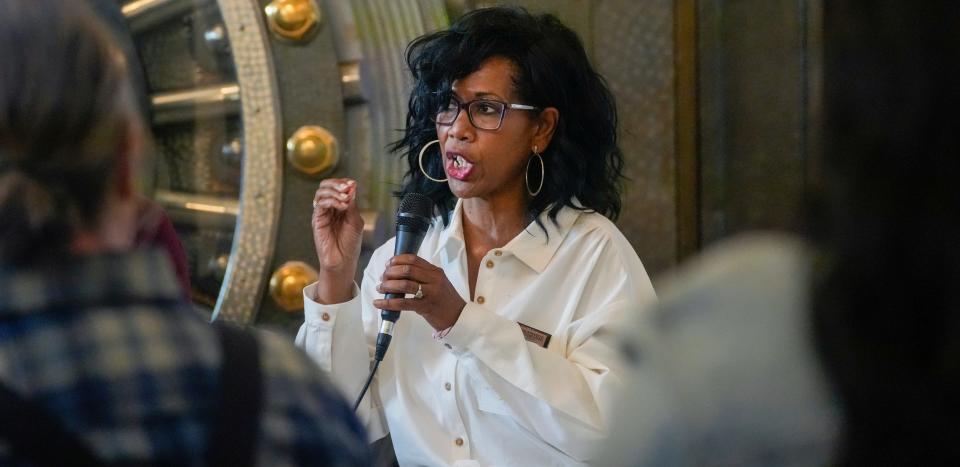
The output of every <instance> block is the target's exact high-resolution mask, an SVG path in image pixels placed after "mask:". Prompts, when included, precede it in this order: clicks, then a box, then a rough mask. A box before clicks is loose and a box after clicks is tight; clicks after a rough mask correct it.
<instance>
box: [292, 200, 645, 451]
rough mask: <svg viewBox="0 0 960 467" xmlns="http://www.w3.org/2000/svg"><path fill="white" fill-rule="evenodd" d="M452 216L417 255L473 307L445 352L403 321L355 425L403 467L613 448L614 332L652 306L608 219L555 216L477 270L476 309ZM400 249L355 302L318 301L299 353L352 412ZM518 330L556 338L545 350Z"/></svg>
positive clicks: (417, 322)
mask: <svg viewBox="0 0 960 467" xmlns="http://www.w3.org/2000/svg"><path fill="white" fill-rule="evenodd" d="M461 215H462V203H457V206H456V208H455V210H454V212H453V213H452V215H451V222H450V225H449V226H448V227H446V228H444V227H443V224H442V223H441V222H440V220H439V219H437V220H436V221H435V222H434V224H433V225H432V226H431V228H430V230H429V231H428V232H427V234H426V237H425V239H424V241H423V244H422V245H421V246H420V250H419V252H418V254H419V255H420V256H421V257H422V258H424V259H426V260H427V261H429V262H430V263H432V264H434V265H437V266H439V267H442V268H443V270H444V272H445V273H446V275H447V278H448V279H449V280H450V282H451V284H453V286H454V287H455V288H456V289H457V291H458V292H459V293H460V296H461V297H463V299H464V301H466V302H467V304H466V306H465V307H464V309H463V312H462V314H461V315H460V318H459V319H458V321H457V322H456V324H455V325H454V326H453V328H452V329H451V330H450V332H449V333H448V334H447V335H446V337H444V338H443V339H442V340H440V341H437V340H434V339H433V337H432V333H433V328H431V327H430V325H429V324H427V322H426V321H425V320H424V319H423V318H421V317H420V316H419V315H417V314H416V313H406V312H405V313H403V314H402V315H401V318H400V319H399V320H398V321H397V325H396V328H395V330H394V333H393V336H394V337H393V342H392V343H391V345H390V348H389V350H388V351H387V355H386V358H385V359H384V361H383V363H382V364H381V365H380V369H379V370H378V374H377V376H376V378H375V379H374V382H373V384H372V385H371V388H370V392H369V393H368V394H367V396H365V397H364V400H363V402H362V403H361V405H360V409H359V410H358V416H359V417H360V419H361V420H362V421H363V422H364V424H365V425H366V427H367V430H368V432H369V435H370V439H371V440H376V439H379V438H381V437H383V436H385V435H386V434H387V433H388V432H389V433H391V435H392V437H393V446H394V449H395V451H396V455H397V459H398V460H399V462H400V465H404V466H411V465H431V466H432V465H455V466H480V465H483V466H487V465H498V466H500V465H504V466H505V465H517V466H521V465H522V466H533V465H537V466H546V465H582V464H583V463H585V462H587V461H589V460H590V459H589V457H590V456H592V455H593V454H595V452H596V446H597V444H598V442H599V441H600V440H602V439H603V438H604V436H605V432H606V428H607V423H608V420H609V416H610V413H611V410H614V409H615V407H611V402H612V400H613V398H612V396H613V395H614V394H615V393H616V392H617V389H618V388H619V387H620V384H621V369H622V363H621V361H620V356H619V354H618V349H617V348H616V345H617V344H616V343H617V339H616V333H617V331H619V330H621V329H620V327H621V326H622V325H623V323H629V322H631V321H632V320H630V319H627V318H629V314H632V313H637V312H638V311H639V310H640V309H642V308H645V307H646V306H648V305H650V304H651V302H653V301H655V300H656V296H655V294H654V291H653V286H652V284H651V283H650V279H649V277H648V276H647V273H646V271H645V270H644V268H643V265H642V264H641V263H640V259H639V258H638V257H637V254H636V252H634V250H633V248H632V247H631V245H630V243H629V242H628V241H627V239H626V238H624V236H623V235H622V234H621V233H620V231H619V230H617V228H616V226H615V225H614V224H613V223H612V222H610V221H609V220H608V219H606V218H605V217H603V216H601V215H599V214H597V213H593V212H581V211H577V210H575V209H571V208H563V209H562V210H561V211H560V213H559V214H558V216H557V223H558V224H559V225H554V224H553V222H552V221H550V220H549V218H547V216H546V214H545V213H544V215H543V216H542V217H541V222H542V223H543V225H544V226H545V227H546V229H547V232H548V233H549V235H545V234H544V232H543V230H542V229H541V228H540V226H538V225H537V224H536V223H531V224H530V226H528V227H527V229H526V230H524V231H523V232H521V233H520V234H519V235H517V236H516V237H515V238H514V239H513V240H511V241H510V242H509V243H508V244H507V245H506V246H504V247H503V248H501V249H496V250H491V251H489V252H488V253H487V254H486V255H485V256H484V258H483V259H482V260H481V262H480V271H479V274H478V276H477V283H476V289H475V296H476V297H475V299H474V300H473V301H470V299H469V296H470V295H469V286H468V279H467V277H468V275H467V258H466V250H465V248H464V241H463V230H462V223H461ZM393 245H394V241H393V240H392V239H391V240H390V241H388V242H386V243H385V244H384V245H383V246H381V247H380V248H378V249H377V250H376V251H375V252H374V254H373V256H372V258H371V259H370V263H369V265H368V266H367V268H366V270H365V271H364V276H363V284H362V287H361V289H360V291H359V294H357V290H356V287H354V298H353V299H352V300H350V301H349V302H346V303H341V304H336V305H321V304H319V303H316V302H314V301H313V296H314V290H315V287H316V285H315V284H312V285H310V286H308V287H306V288H305V289H304V302H305V317H306V320H305V322H304V324H303V326H302V327H301V328H300V332H299V333H298V334H297V338H296V343H297V345H299V346H301V347H303V348H304V349H305V350H306V352H307V353H308V354H309V355H310V356H311V357H312V358H313V359H314V360H315V361H316V362H317V363H318V364H319V365H320V367H321V368H323V369H324V370H326V371H328V372H329V373H330V376H331V378H332V379H333V380H334V381H335V382H336V383H337V384H338V385H339V386H340V388H341V389H342V390H343V391H344V393H345V395H346V397H347V398H348V399H349V400H351V401H352V400H353V399H354V398H355V397H356V396H357V394H358V393H359V391H360V389H361V387H362V386H363V383H364V382H365V380H366V377H367V374H368V371H369V369H370V365H371V362H372V359H373V353H374V347H375V341H376V336H377V332H378V330H379V324H380V323H379V321H380V312H379V310H377V309H375V308H374V307H373V305H372V302H373V300H374V299H375V298H379V297H380V295H379V294H377V293H376V286H377V284H378V283H379V278H380V276H381V274H382V273H383V271H384V268H385V264H386V262H387V260H389V259H390V258H391V257H392V256H393ZM518 323H522V324H523V325H526V326H529V327H530V328H533V329H534V330H535V331H534V332H533V333H532V335H536V334H537V332H536V331H541V332H543V333H547V334H549V335H550V339H549V342H548V343H547V346H546V348H544V347H542V346H541V345H540V344H538V343H535V342H533V341H536V340H537V339H535V338H532V337H531V340H530V341H528V340H527V339H526V338H525V337H524V332H523V331H521V327H520V326H519V325H518Z"/></svg>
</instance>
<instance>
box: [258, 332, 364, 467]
mask: <svg viewBox="0 0 960 467" xmlns="http://www.w3.org/2000/svg"><path fill="white" fill-rule="evenodd" d="M254 334H255V335H256V338H257V343H258V346H259V347H260V366H261V370H262V372H263V389H264V398H263V401H264V407H263V411H262V414H263V420H262V426H263V428H262V430H263V433H262V434H263V436H264V441H265V444H264V448H265V449H264V451H262V452H261V456H266V457H262V458H261V460H263V461H267V462H268V463H269V465H282V464H285V463H287V462H289V464H290V465H336V466H340V465H343V466H358V465H368V464H369V462H370V461H369V459H370V458H369V448H368V444H367V438H366V433H365V431H364V429H363V427H362V426H361V425H360V422H359V421H358V420H357V418H356V417H355V416H354V413H353V411H352V410H351V409H350V406H349V405H348V403H347V400H346V399H345V398H344V395H343V394H341V393H340V392H339V391H338V390H337V388H336V386H334V385H333V384H332V383H331V382H330V380H329V379H328V378H327V377H326V376H325V374H324V373H323V371H322V370H321V369H320V368H319V367H318V366H317V365H316V364H315V363H314V362H313V361H312V360H311V359H310V358H309V357H308V356H307V355H306V354H305V353H304V352H303V351H302V350H301V349H299V348H297V347H296V346H294V345H293V343H292V340H291V339H290V338H289V336H287V335H285V334H282V333H280V332H276V331H272V330H263V329H257V330H255V331H254ZM277 457H280V458H281V459H278V458H277ZM265 465H266V464H265Z"/></svg>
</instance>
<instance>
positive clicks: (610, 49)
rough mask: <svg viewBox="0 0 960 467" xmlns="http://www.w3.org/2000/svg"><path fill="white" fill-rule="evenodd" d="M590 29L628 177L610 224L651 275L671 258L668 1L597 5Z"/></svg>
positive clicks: (670, 9) (670, 5)
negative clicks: (613, 106) (617, 125)
mask: <svg viewBox="0 0 960 467" xmlns="http://www.w3.org/2000/svg"><path fill="white" fill-rule="evenodd" d="M591 24H592V30H593V39H592V43H593V51H592V53H593V60H594V63H595V64H596V66H597V68H598V69H599V71H600V73H601V74H602V75H604V76H605V77H606V78H607V81H608V82H609V84H610V87H611V89H612V91H613V93H614V94H615V95H616V98H617V105H618V111H619V112H618V113H619V117H620V147H621V148H622V149H623V153H624V157H625V159H626V165H625V174H626V176H627V177H628V178H629V180H628V181H627V182H626V184H625V191H624V194H623V212H622V213H621V214H620V219H619V221H618V222H617V224H618V225H619V226H620V229H621V230H623V233H624V235H626V236H627V238H628V239H629V240H630V243H631V244H632V245H633V247H634V248H635V249H636V250H637V253H638V254H639V255H640V259H641V260H643V263H644V265H645V266H646V267H647V271H648V272H650V273H651V274H655V273H656V272H659V271H663V270H665V269H667V268H669V267H671V266H673V265H674V264H675V263H676V255H677V253H676V252H677V238H676V232H677V223H676V191H675V190H676V177H675V174H676V167H675V165H674V128H675V122H674V93H675V91H674V71H673V70H674V68H673V43H674V39H673V2H672V1H670V0H639V1H635V0H605V1H602V2H597V6H596V8H595V10H594V13H593V15H592V22H591Z"/></svg>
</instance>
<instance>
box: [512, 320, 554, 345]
mask: <svg viewBox="0 0 960 467" xmlns="http://www.w3.org/2000/svg"><path fill="white" fill-rule="evenodd" d="M517 324H519V325H520V330H521V331H523V338H524V339H526V340H527V342H532V343H534V344H537V345H539V346H540V347H543V348H547V346H548V345H550V337H551V336H550V334H547V333H545V332H543V331H541V330H539V329H537V328H532V327H530V326H527V325H526V324H523V323H517Z"/></svg>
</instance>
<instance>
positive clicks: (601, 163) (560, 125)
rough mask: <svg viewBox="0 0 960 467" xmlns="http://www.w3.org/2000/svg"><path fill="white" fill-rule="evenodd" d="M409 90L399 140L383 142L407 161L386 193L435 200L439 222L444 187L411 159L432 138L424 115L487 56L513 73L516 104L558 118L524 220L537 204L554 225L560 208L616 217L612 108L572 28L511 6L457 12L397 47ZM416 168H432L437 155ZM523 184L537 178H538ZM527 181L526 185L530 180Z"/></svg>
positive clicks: (449, 205) (447, 195)
mask: <svg viewBox="0 0 960 467" xmlns="http://www.w3.org/2000/svg"><path fill="white" fill-rule="evenodd" d="M406 57H407V64H408V66H409V67H410V72H411V73H412V74H413V78H414V87H413V91H412V92H411V95H410V101H409V109H408V112H407V127H406V130H405V132H404V135H403V138H401V139H400V140H399V141H397V142H395V143H394V144H393V145H392V146H391V150H392V151H393V152H397V153H400V154H402V155H404V156H406V158H407V162H408V163H409V168H408V170H407V173H406V175H405V176H404V182H403V186H402V188H401V189H400V190H399V191H397V192H396V193H395V195H397V196H398V197H403V196H404V195H406V194H407V193H413V192H415V193H422V194H424V195H426V196H429V197H430V198H431V199H433V201H434V202H435V203H436V205H437V207H438V209H439V211H440V215H441V216H442V218H443V221H444V223H445V224H446V223H448V222H449V213H450V211H452V209H453V207H454V204H455V202H456V199H455V197H454V196H453V193H451V192H450V188H449V187H448V186H447V184H446V183H436V182H433V181H430V180H429V179H427V178H426V177H424V176H423V174H422V173H421V172H420V166H419V163H418V160H417V158H418V155H419V153H420V150H421V148H423V146H424V145H425V144H427V143H428V142H430V141H432V140H434V139H437V131H436V126H435V124H434V123H433V122H432V121H431V118H432V117H433V116H434V115H435V114H436V111H437V109H439V108H440V106H441V105H442V104H446V103H447V101H448V98H449V96H450V93H451V85H452V83H453V82H454V81H455V80H457V79H460V78H463V77H465V76H467V75H469V74H471V73H473V72H475V71H477V70H478V69H479V68H480V67H481V65H482V64H483V63H484V62H485V61H486V60H487V59H489V58H492V57H503V58H506V59H508V60H510V61H511V62H512V63H513V64H514V66H515V69H516V74H515V76H513V83H514V86H515V90H516V93H517V95H518V96H519V97H520V99H521V100H522V102H523V103H524V104H528V105H533V106H536V107H537V108H540V109H543V108H547V107H554V108H556V109H557V110H558V111H559V114H560V118H559V120H558V122H557V128H556V130H555V133H554V135H553V140H552V141H551V144H550V146H549V147H548V148H546V150H545V151H544V152H543V155H544V157H543V160H544V162H545V164H546V166H545V169H546V170H545V173H546V175H545V179H544V180H543V188H542V190H541V191H540V193H539V194H538V195H537V196H535V197H533V199H532V200H531V201H530V204H529V206H528V211H527V212H528V214H529V216H530V218H531V219H537V221H538V223H539V216H540V214H541V213H542V212H544V211H545V210H549V217H550V219H551V220H553V221H554V222H556V216H557V213H558V212H559V211H560V209H561V208H562V207H563V206H570V207H572V208H575V209H580V210H592V211H596V212H598V213H601V214H603V215H605V216H607V217H609V218H610V219H616V218H617V216H618V215H619V214H620V190H621V185H622V180H623V178H624V177H623V153H622V152H621V150H620V148H619V146H618V145H617V110H616V104H615V102H614V99H613V95H612V94H611V93H610V90H609V89H607V85H606V83H605V81H604V79H603V77H602V76H600V75H599V74H598V73H597V72H596V71H595V70H594V69H593V66H591V64H590V61H589V60H588V59H587V54H586V51H585V50H584V48H583V44H582V43H581V41H580V38H579V37H577V34H576V33H575V32H573V31H572V30H571V29H570V28H568V27H566V26H564V25H563V24H562V23H561V22H560V21H559V20H558V19H557V18H556V17H554V16H552V15H548V14H544V15H533V14H531V13H529V12H528V11H527V10H525V9H522V8H517V7H495V8H485V9H480V10H475V11H472V12H470V13H467V14H465V15H464V16H463V17H461V18H460V19H459V20H458V21H457V22H456V23H454V24H453V25H452V26H451V27H450V29H448V30H445V31H439V32H435V33H432V34H427V35H424V36H421V37H419V38H417V39H415V40H414V41H413V42H411V43H410V45H409V46H408V47H407V54H406ZM429 160H430V162H429V163H427V162H426V161H425V168H426V170H428V171H429V172H430V173H441V172H442V170H443V168H442V161H440V158H429ZM533 175H534V177H532V180H536V182H539V174H533ZM531 183H533V182H531Z"/></svg>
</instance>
